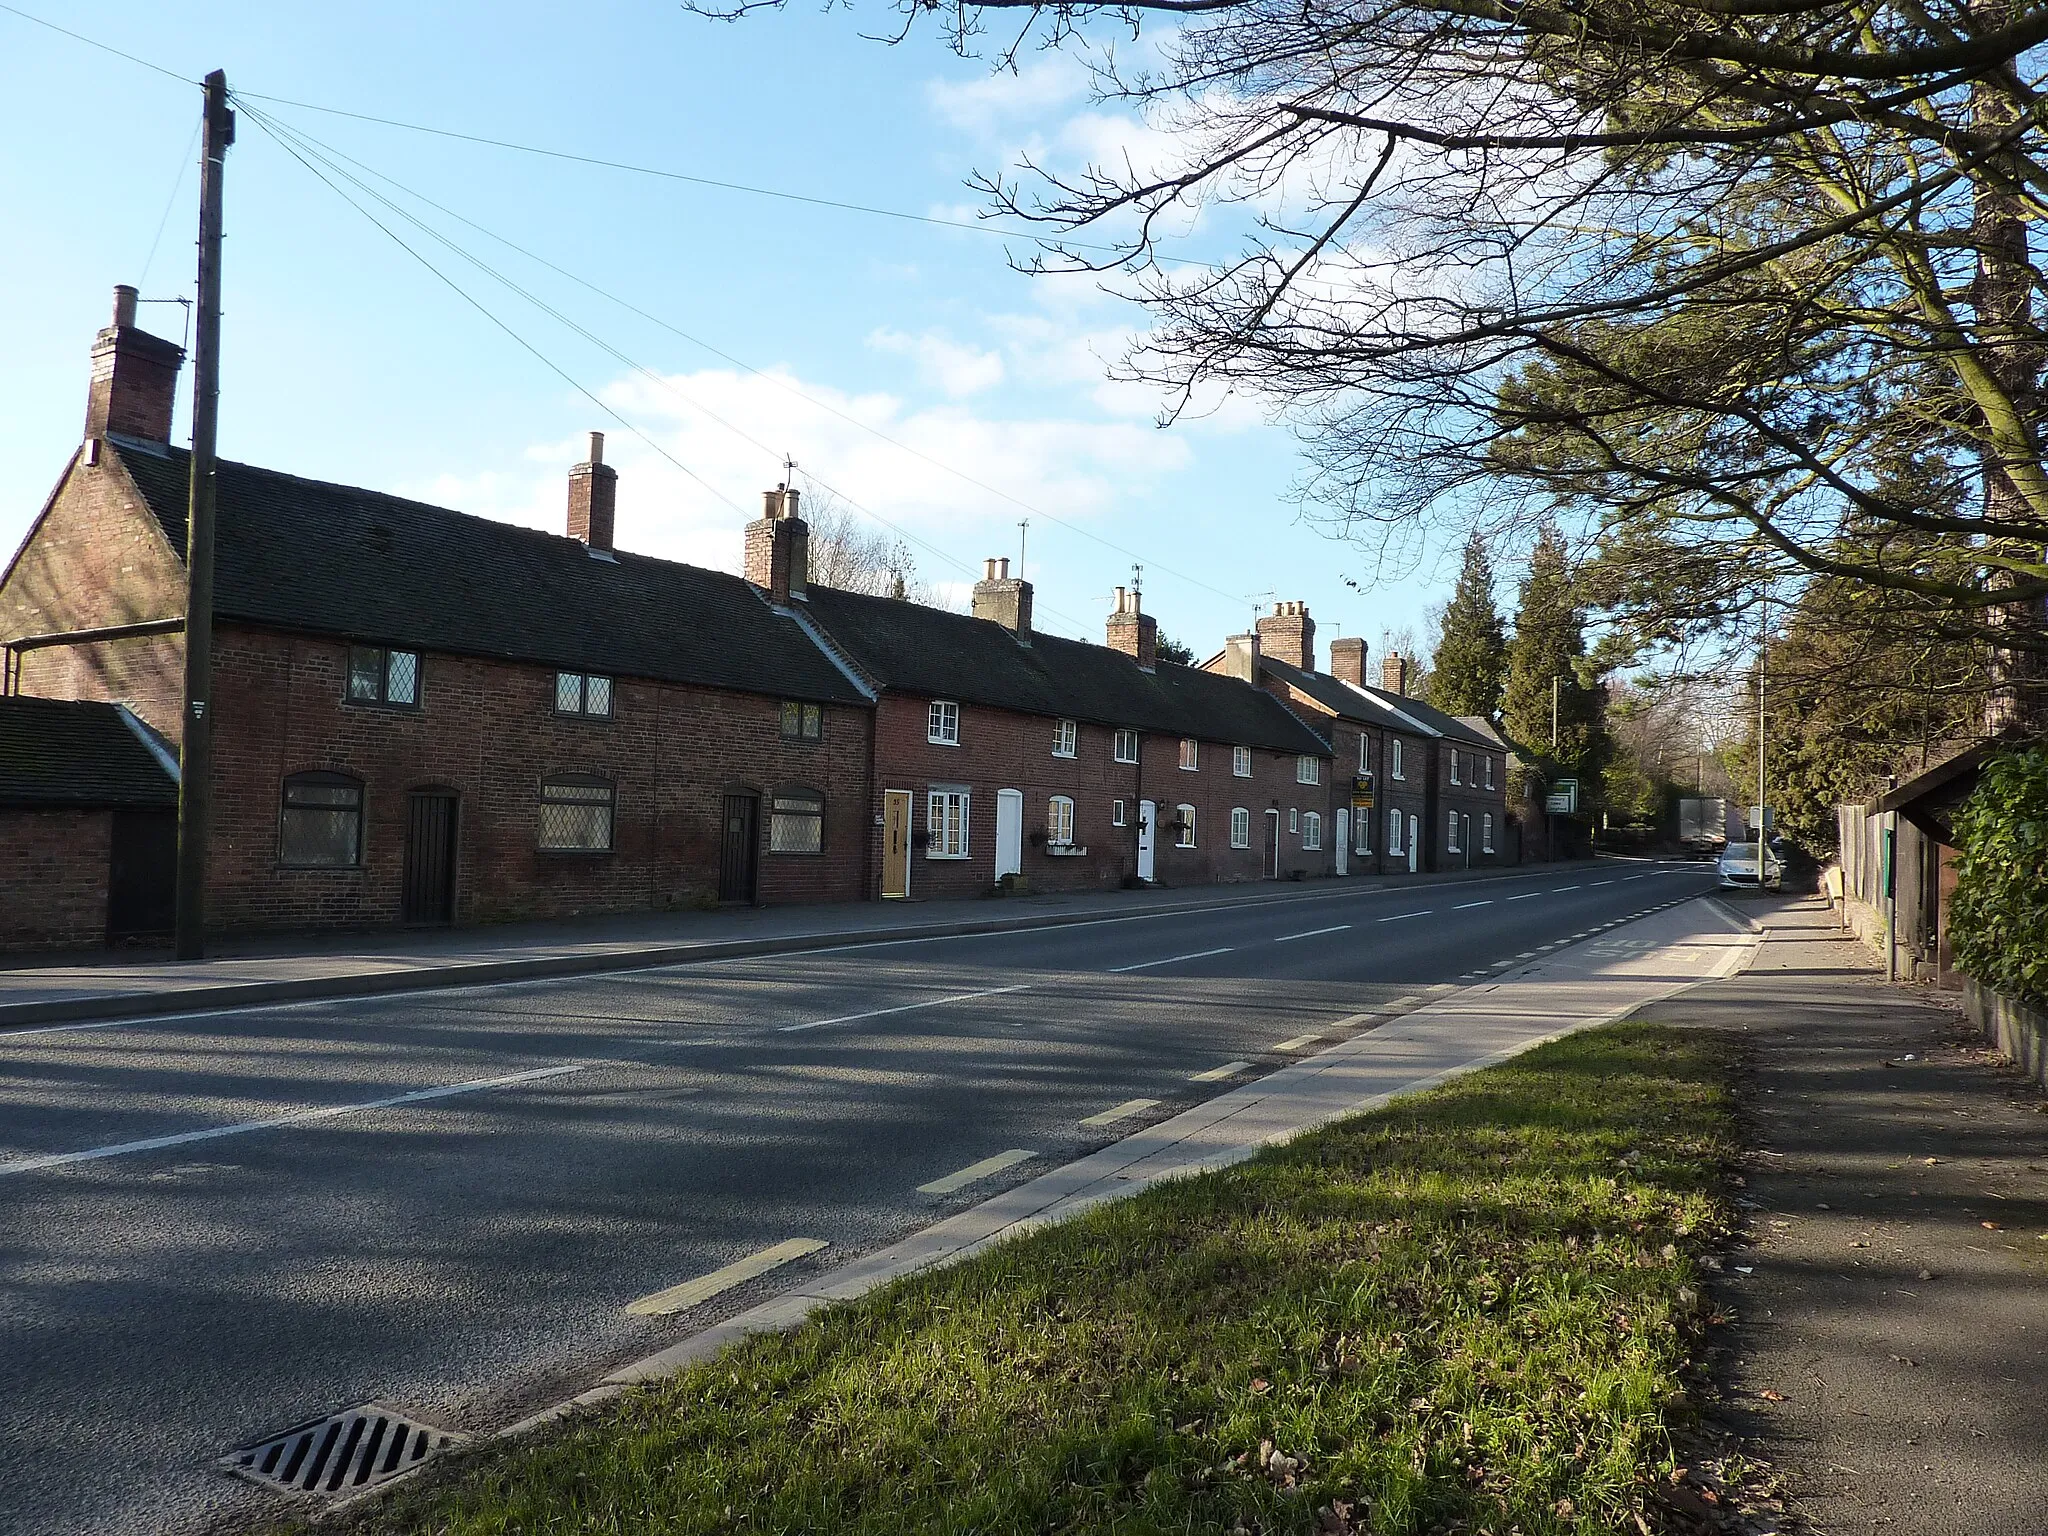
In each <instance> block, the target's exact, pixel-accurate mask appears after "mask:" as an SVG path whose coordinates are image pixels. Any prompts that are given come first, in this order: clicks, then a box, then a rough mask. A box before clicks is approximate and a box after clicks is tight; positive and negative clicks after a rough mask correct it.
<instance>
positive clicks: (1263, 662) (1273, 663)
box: [1259, 655, 1417, 731]
mask: <svg viewBox="0 0 2048 1536" xmlns="http://www.w3.org/2000/svg"><path fill="white" fill-rule="evenodd" d="M1259 669H1260V670H1261V671H1262V672H1266V673H1270V674H1271V675H1272V676H1274V677H1277V678H1279V679H1280V680H1281V681H1282V682H1284V683H1286V684H1287V685H1288V686H1289V687H1291V688H1298V689H1299V690H1301V692H1302V693H1304V694H1306V695H1307V696H1308V697H1309V698H1311V699H1314V700H1315V701H1316V702H1317V703H1318V704H1320V705H1322V706H1323V708H1325V709H1327V710H1328V711H1329V712H1330V713H1331V714H1333V715H1335V716H1336V717H1337V718H1338V719H1340V720H1349V721H1351V722H1352V723H1353V724H1356V725H1370V726H1374V727H1377V728H1380V729H1384V730H1390V731H1413V730H1415V728H1416V723H1417V722H1414V721H1411V720H1406V719H1403V718H1402V717H1401V716H1400V715H1398V714H1396V713H1394V711H1393V710H1392V709H1390V708H1389V707H1388V706H1387V705H1385V704H1382V703H1381V702H1380V701H1379V700H1378V699H1377V698H1375V697H1374V696H1373V695H1372V694H1370V693H1368V692H1366V691H1365V690H1363V689H1359V688H1353V687H1352V686H1351V685H1350V684H1349V683H1342V682H1339V681H1338V680H1337V679H1336V678H1334V677H1332V676H1330V674H1329V673H1327V672H1305V671H1303V670H1302V669H1301V668H1300V667H1297V666H1293V665H1291V664H1289V663H1288V662H1284V661H1281V660H1279V659H1278V658H1276V657H1272V656H1264V655H1262V656H1260V657H1259ZM1404 702H1405V701H1404Z"/></svg>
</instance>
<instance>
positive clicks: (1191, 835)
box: [1174, 805, 1195, 848]
mask: <svg viewBox="0 0 2048 1536" xmlns="http://www.w3.org/2000/svg"><path fill="white" fill-rule="evenodd" d="M1174 810H1176V811H1177V812H1179V814H1180V841H1179V842H1178V844H1177V845H1176V846H1178V847H1181V848H1192V847H1194V846H1195V808H1194V807H1193V806H1192V805H1177V806H1175V807H1174Z"/></svg>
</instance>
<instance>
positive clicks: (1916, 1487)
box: [1646, 898, 2048, 1536]
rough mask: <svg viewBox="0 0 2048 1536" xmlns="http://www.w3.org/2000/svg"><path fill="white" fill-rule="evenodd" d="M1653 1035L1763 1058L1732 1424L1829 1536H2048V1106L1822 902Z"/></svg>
mask: <svg viewBox="0 0 2048 1536" xmlns="http://www.w3.org/2000/svg"><path fill="white" fill-rule="evenodd" d="M1743 905H1744V906H1746V907H1748V908H1749V910H1751V911H1753V912H1754V913H1755V914H1756V916H1757V917H1758V919H1759V920H1760V921H1761V922H1762V923H1763V925H1764V927H1765V932H1764V935H1763V939H1762V943H1761V946H1760V948H1759V951H1758V954H1757V957H1756V959H1755V961H1754V962H1753V963H1752V964H1751V965H1750V966H1749V968H1748V969H1747V970H1746V971H1745V972H1744V973H1743V974H1742V975H1740V976H1738V977H1735V978H1733V979H1731V980H1727V981H1723V982H1720V983H1717V984H1716V985H1714V986H1712V987H1707V988H1702V989H1699V990H1697V991H1694V992H1691V993H1688V994H1687V995H1685V996H1684V997H1682V998H1678V999H1674V1000H1670V1001H1666V1002H1664V1003H1661V1004H1659V1005H1656V1006H1654V1007H1652V1008H1651V1009H1649V1010H1648V1011H1647V1014H1646V1016H1647V1017H1649V1018H1652V1019H1655V1020H1657V1021H1659V1022H1662V1023H1667V1024H1678V1025H1687V1026H1697V1027H1706V1028H1714V1029H1725V1030H1731V1031H1735V1032H1738V1033H1739V1034H1741V1035H1742V1036H1744V1037H1745V1038H1746V1040H1747V1042H1748V1044H1749V1046H1750V1049H1751V1052H1752V1075H1751V1076H1750V1077H1749V1079H1748V1081H1747V1082H1746V1084H1745V1088H1744V1108H1745V1110H1746V1113H1747V1119H1748V1125H1749V1132H1750V1136H1751V1146H1752V1148H1753V1151H1752V1153H1751V1155H1750V1157H1749V1159H1748V1162H1749V1166H1748V1167H1747V1168H1746V1169H1745V1170H1744V1171H1743V1173H1742V1175H1741V1177H1742V1179H1743V1181H1744V1185H1743V1187H1742V1188H1741V1189H1739V1190H1738V1191H1737V1193H1738V1195H1739V1196H1740V1197H1741V1198H1742V1200H1743V1202H1744V1205H1745V1208H1746V1209H1747V1214H1748V1216H1749V1218H1750V1231H1749V1241H1750V1245H1751V1246H1748V1247H1746V1248H1741V1249H1738V1250H1737V1251H1736V1252H1735V1253H1734V1254H1733V1255H1732V1256H1730V1257H1729V1258H1728V1259H1727V1260H1726V1267H1725V1269H1724V1271H1723V1274H1722V1276H1721V1277H1720V1279H1719V1280H1718V1281H1717V1283H1716V1288H1715V1294H1716V1300H1717V1302H1718V1303H1719V1304H1720V1306H1721V1307H1722V1309H1723V1310H1724V1311H1726V1312H1728V1313H1730V1314H1732V1315H1733V1316H1734V1317H1735V1318H1736V1320H1737V1321H1736V1325H1735V1326H1734V1327H1733V1328H1732V1329H1731V1330H1730V1332H1729V1336H1728V1337H1727V1338H1726V1339H1725V1341H1724V1342H1725V1345H1726V1348H1727V1350H1728V1353H1727V1355H1726V1356H1725V1357H1724V1358H1723V1360H1722V1362H1721V1371H1720V1375H1721V1378H1722V1391H1723V1393H1724V1401H1723V1409H1722V1412H1721V1413H1719V1414H1718V1415H1717V1416H1716V1417H1717V1419H1718V1420H1719V1421H1720V1423H1721V1425H1722V1427H1723V1428H1724V1429H1725V1430H1726V1432H1727V1433H1728V1434H1730V1435H1732V1436H1733V1437H1734V1439H1735V1440H1736V1441H1737V1442H1738V1443H1739V1444H1740V1446H1741V1447H1742V1448H1743V1449H1744V1450H1746V1451H1747V1452H1748V1453H1749V1454H1750V1455H1753V1456H1756V1457H1759V1458H1761V1459H1762V1460H1764V1461H1767V1462H1769V1463H1770V1464H1771V1465H1772V1466H1773V1467H1775V1469H1776V1470H1777V1472H1778V1474H1779V1475H1780V1477H1781V1478H1782V1479H1783V1482H1784V1485H1785V1492H1786V1494H1787V1497H1788V1500H1789V1503H1790V1506H1791V1510H1792V1512H1793V1514H1794V1515H1795V1516H1797V1517H1799V1518H1801V1519H1803V1520H1804V1521H1805V1522H1807V1523H1808V1524H1809V1525H1810V1526H1811V1527H1812V1528H1813V1529H1815V1530H1819V1531H1825V1532H1857V1533H1866V1532H1867V1533H1879V1532H1881V1533H1884V1536H2039V1533H2041V1532H2042V1531H2043V1530H2048V1452H2044V1450H2043V1444H2042V1424H2043V1420H2044V1416H2048V1113H2043V1112H2042V1111H2043V1110H2044V1109H2048V1103H2044V1101H2043V1099H2042V1098H2041V1096H2040V1094H2039V1093H2038V1092H2037V1091H2036V1090H2035V1089H2033V1088H2032V1087H2031V1086H2030V1085H2029V1084H2028V1083H2027V1081H2026V1080H2025V1078H2024V1077H2023V1076H2022V1075H2021V1074H2019V1073H2017V1072H2015V1071H2013V1070H2011V1069H2009V1068H2004V1067H2001V1065H1999V1063H1998V1062H1997V1059H1996V1058H1995V1056H1994V1055H1993V1053H1992V1052H1990V1051H1989V1050H1988V1049H1987V1048H1986V1046H1985V1044H1984V1042H1983V1040H1982V1039H1981V1037H1979V1036H1978V1035H1977V1034H1976V1033H1975V1032H1974V1031H1973V1030H1971V1029H1970V1028H1969V1027H1968V1026H1967V1025H1966V1024H1965V1023H1964V1021H1963V1020H1962V1017H1961V1013H1960V1009H1959V1007H1958V1006H1957V1005H1956V1004H1955V1003H1954V1001H1953V1000H1952V999H1950V998H1948V997H1944V996H1941V995H1939V994H1932V993H1929V992H1928V991H1927V990H1925V989H1922V988H1907V987H1897V986H1887V985H1886V984H1885V983H1884V982H1883V981H1882V979H1881V975H1880V972H1879V967H1878V964H1877V962H1876V960H1875V958H1874V957H1873V956H1872V955H1871V954H1870V952H1869V951H1868V950H1867V949H1865V948H1864V947H1863V946H1862V945H1861V944H1860V943H1859V942H1857V941H1856V940H1855V939H1854V938H1852V937H1850V936H1849V935H1847V934H1846V933H1844V932H1843V931H1842V930H1841V929H1840V928H1838V927H1837V926H1836V925H1835V922H1834V919H1833V916H1832V914H1831V912H1830V911H1829V909H1828V905H1827V903H1826V902H1825V901H1824V900H1820V899H1814V898H1807V899H1793V900H1785V901H1778V902H1751V903H1744V904H1743Z"/></svg>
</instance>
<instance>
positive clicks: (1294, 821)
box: [1287, 805, 1301, 832]
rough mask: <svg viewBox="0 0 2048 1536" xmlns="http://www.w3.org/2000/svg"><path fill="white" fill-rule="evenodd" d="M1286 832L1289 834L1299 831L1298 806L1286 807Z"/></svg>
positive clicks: (1299, 812) (1299, 814) (1299, 808)
mask: <svg viewBox="0 0 2048 1536" xmlns="http://www.w3.org/2000/svg"><path fill="white" fill-rule="evenodd" d="M1287 830H1288V831H1290V832H1299V831H1300V830H1301V807H1300V806H1298V805H1290V806H1289V807H1287Z"/></svg>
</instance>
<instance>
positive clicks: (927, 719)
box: [924, 699, 960, 747]
mask: <svg viewBox="0 0 2048 1536" xmlns="http://www.w3.org/2000/svg"><path fill="white" fill-rule="evenodd" d="M924 739H925V740H926V741H928V742H930V743H931V744H932V745H933V746H935V747H957V746H959V745H960V706H959V705H958V704H956V703H954V702H953V701H952V700H951V699H933V700H932V701H931V704H930V705H929V706H928V707H927V708H926V710H925V715H924Z"/></svg>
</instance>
